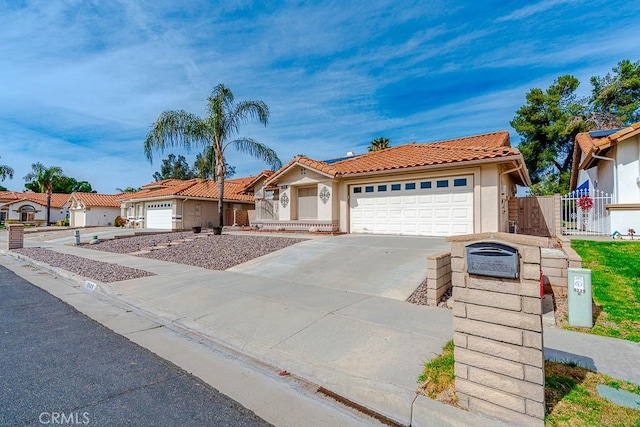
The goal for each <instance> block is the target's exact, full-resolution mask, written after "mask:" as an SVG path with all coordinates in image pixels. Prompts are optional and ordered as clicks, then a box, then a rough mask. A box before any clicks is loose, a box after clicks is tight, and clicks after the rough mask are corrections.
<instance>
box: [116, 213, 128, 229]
mask: <svg viewBox="0 0 640 427" xmlns="http://www.w3.org/2000/svg"><path fill="white" fill-rule="evenodd" d="M126 223H127V221H125V220H124V219H123V218H122V217H121V216H120V215H118V216H117V217H116V219H114V220H113V225H115V226H116V227H124V226H125V224H126Z"/></svg>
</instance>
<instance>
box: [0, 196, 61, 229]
mask: <svg viewBox="0 0 640 427" xmlns="http://www.w3.org/2000/svg"><path fill="white" fill-rule="evenodd" d="M14 195H15V196H16V198H15V199H14V200H11V201H7V202H5V203H3V204H2V206H0V211H2V212H4V214H5V215H4V217H5V221H6V222H21V223H28V224H35V225H42V224H44V223H45V222H46V220H47V195H46V194H45V193H31V192H27V193H14ZM68 199H69V195H68V194H58V193H54V194H52V195H51V217H50V221H51V223H55V222H56V221H59V220H62V219H65V218H67V217H68V215H69V211H68V210H67V209H66V208H65V203H66V202H67V200H68Z"/></svg>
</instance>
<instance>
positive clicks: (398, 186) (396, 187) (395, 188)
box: [391, 184, 400, 191]
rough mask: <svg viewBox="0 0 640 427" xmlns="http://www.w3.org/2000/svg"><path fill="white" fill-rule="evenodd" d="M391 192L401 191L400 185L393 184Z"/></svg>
mask: <svg viewBox="0 0 640 427" xmlns="http://www.w3.org/2000/svg"><path fill="white" fill-rule="evenodd" d="M391 191H400V184H391Z"/></svg>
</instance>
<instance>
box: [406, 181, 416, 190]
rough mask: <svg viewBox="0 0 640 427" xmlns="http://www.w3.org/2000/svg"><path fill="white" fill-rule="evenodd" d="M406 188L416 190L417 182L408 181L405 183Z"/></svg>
mask: <svg viewBox="0 0 640 427" xmlns="http://www.w3.org/2000/svg"><path fill="white" fill-rule="evenodd" d="M404 189H405V190H415V189H416V183H415V182H407V183H406V184H405V185H404Z"/></svg>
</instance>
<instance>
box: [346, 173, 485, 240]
mask: <svg viewBox="0 0 640 427" xmlns="http://www.w3.org/2000/svg"><path fill="white" fill-rule="evenodd" d="M349 192H350V196H351V197H350V206H351V209H350V211H351V212H350V218H351V219H350V222H351V232H352V233H374V234H406V235H419V236H452V235H457V234H471V233H473V176H472V175H463V176H455V177H443V178H433V179H424V180H415V181H397V182H394V181H391V182H386V183H376V184H362V185H352V186H351V187H350V189H349Z"/></svg>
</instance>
